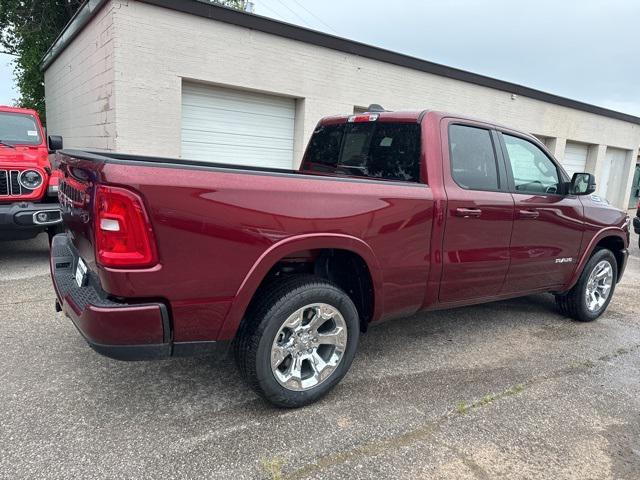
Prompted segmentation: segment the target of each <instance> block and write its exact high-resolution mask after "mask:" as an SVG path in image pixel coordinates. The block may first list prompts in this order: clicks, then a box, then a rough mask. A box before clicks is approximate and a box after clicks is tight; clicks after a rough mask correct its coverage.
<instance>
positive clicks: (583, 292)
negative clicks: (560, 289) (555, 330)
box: [556, 249, 618, 322]
mask: <svg viewBox="0 0 640 480" xmlns="http://www.w3.org/2000/svg"><path fill="white" fill-rule="evenodd" d="M617 278H618V264H617V263H616V257H615V256H614V255H613V253H612V252H611V251H610V250H604V249H603V250H597V251H596V252H595V253H594V254H593V256H592V257H591V258H590V259H589V261H588V262H587V264H586V265H585V267H584V270H583V271H582V275H580V278H579V279H578V282H577V283H576V285H575V286H574V287H573V288H572V289H571V290H569V292H567V293H565V294H563V295H556V303H557V304H558V307H559V308H560V311H561V312H562V313H563V314H564V315H566V316H568V317H571V318H574V319H575V320H579V321H581V322H591V321H593V320H595V319H596V318H598V317H599V316H600V315H602V314H603V313H604V311H605V310H606V309H607V307H608V306H609V302H611V298H612V297H613V292H614V290H615V287H616V279H617Z"/></svg>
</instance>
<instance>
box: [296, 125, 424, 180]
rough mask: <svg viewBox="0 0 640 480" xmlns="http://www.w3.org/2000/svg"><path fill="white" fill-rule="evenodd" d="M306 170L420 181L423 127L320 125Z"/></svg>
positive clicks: (310, 146)
mask: <svg viewBox="0 0 640 480" xmlns="http://www.w3.org/2000/svg"><path fill="white" fill-rule="evenodd" d="M304 169H305V170H315V171H317V172H326V173H330V174H338V175H347V176H358V177H370V178H379V179H385V180H403V181H407V182H418V181H419V180H420V126H419V125H418V124H417V123H380V122H366V123H346V124H340V125H326V126H320V127H319V128H317V129H316V131H315V132H314V134H313V137H311V141H310V143H309V148H308V150H307V153H306V156H305V159H304Z"/></svg>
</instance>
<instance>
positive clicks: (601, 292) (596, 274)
mask: <svg viewBox="0 0 640 480" xmlns="http://www.w3.org/2000/svg"><path fill="white" fill-rule="evenodd" d="M612 285H613V267H612V266H611V264H610V263H609V262H608V261H607V260H602V261H601V262H599V263H598V264H597V265H596V266H595V268H594V269H593V270H592V271H591V275H589V279H588V280H587V286H586V289H585V293H584V295H585V300H586V301H587V309H588V310H589V311H590V312H597V311H598V310H600V309H601V308H602V306H603V305H604V304H605V302H606V301H607V299H608V298H609V295H610V294H611V287H612Z"/></svg>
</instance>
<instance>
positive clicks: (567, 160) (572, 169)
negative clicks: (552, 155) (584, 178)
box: [562, 142, 589, 177]
mask: <svg viewBox="0 0 640 480" xmlns="http://www.w3.org/2000/svg"><path fill="white" fill-rule="evenodd" d="M588 155H589V146H588V145H585V144H583V143H573V142H567V146H566V147H565V149H564V160H563V161H562V166H563V167H564V169H565V170H566V171H567V173H568V174H569V177H573V174H574V173H577V172H586V166H587V156H588Z"/></svg>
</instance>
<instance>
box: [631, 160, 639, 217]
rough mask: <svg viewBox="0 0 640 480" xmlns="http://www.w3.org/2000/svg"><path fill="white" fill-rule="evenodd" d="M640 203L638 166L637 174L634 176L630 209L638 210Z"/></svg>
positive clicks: (637, 168)
mask: <svg viewBox="0 0 640 480" xmlns="http://www.w3.org/2000/svg"><path fill="white" fill-rule="evenodd" d="M638 202H640V165H636V174H635V175H634V176H633V184H632V185H631V198H630V199H629V208H636V206H637V205H638Z"/></svg>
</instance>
